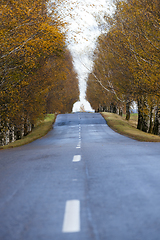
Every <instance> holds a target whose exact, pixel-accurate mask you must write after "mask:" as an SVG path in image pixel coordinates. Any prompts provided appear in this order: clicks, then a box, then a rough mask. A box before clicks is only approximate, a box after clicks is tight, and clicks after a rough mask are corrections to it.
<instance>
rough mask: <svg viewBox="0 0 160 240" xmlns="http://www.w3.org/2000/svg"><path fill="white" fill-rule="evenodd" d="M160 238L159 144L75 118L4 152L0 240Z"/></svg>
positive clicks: (84, 116)
mask: <svg viewBox="0 0 160 240" xmlns="http://www.w3.org/2000/svg"><path fill="white" fill-rule="evenodd" d="M159 239H160V143H145V142H138V141H135V140H132V139H129V138H127V137H124V136H122V135H120V134H118V133H116V132H114V131H113V130H111V129H110V128H109V127H108V126H107V124H106V122H105V120H104V119H103V118H102V116H101V115H100V114H98V113H74V114H65V115H58V117H57V120H56V122H55V125H54V128H53V130H51V131H50V132H49V133H48V134H47V135H46V136H45V137H43V138H41V139H39V140H36V141H34V142H33V143H31V144H28V145H25V146H22V147H19V148H15V149H9V150H2V151H0V240H159Z"/></svg>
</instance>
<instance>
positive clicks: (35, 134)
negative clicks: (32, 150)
mask: <svg viewBox="0 0 160 240" xmlns="http://www.w3.org/2000/svg"><path fill="white" fill-rule="evenodd" d="M55 118H56V116H55V114H47V116H46V117H45V119H44V121H40V122H39V123H38V124H37V125H36V127H35V128H34V129H33V130H32V132H31V133H29V134H28V135H27V136H25V137H24V138H22V139H19V140H17V141H15V142H13V143H9V144H8V145H5V146H0V149H8V148H14V147H20V146H22V145H25V144H28V143H31V142H33V141H34V140H36V139H38V138H41V137H43V136H45V135H46V134H47V133H48V132H49V131H50V130H51V129H52V125H53V123H54V121H55Z"/></svg>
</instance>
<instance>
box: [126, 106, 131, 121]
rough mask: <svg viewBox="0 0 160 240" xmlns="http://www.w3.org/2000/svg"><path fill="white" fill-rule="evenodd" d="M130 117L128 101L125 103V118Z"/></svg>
mask: <svg viewBox="0 0 160 240" xmlns="http://www.w3.org/2000/svg"><path fill="white" fill-rule="evenodd" d="M129 119H130V103H129V102H127V103H126V120H127V121H128V120H129Z"/></svg>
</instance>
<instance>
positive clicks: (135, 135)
mask: <svg viewBox="0 0 160 240" xmlns="http://www.w3.org/2000/svg"><path fill="white" fill-rule="evenodd" d="M101 115H102V116H103V117H104V119H105V120H106V122H107V124H108V126H109V127H110V128H112V129H113V130H114V131H116V132H118V133H120V134H122V135H124V136H127V137H130V138H132V139H135V140H138V141H143V142H160V136H157V135H153V134H150V133H145V132H142V131H140V130H138V129H136V128H135V127H134V126H133V124H132V121H127V120H125V119H123V118H122V117H121V116H119V115H117V114H114V113H108V112H103V113H101Z"/></svg>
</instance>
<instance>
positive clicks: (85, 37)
mask: <svg viewBox="0 0 160 240" xmlns="http://www.w3.org/2000/svg"><path fill="white" fill-rule="evenodd" d="M111 2H112V0H76V1H73V0H68V1H66V2H65V4H64V3H63V6H62V9H63V10H62V11H63V13H64V16H63V17H64V19H65V21H66V22H67V23H69V24H68V27H67V28H68V32H67V36H68V41H69V45H68V47H69V49H70V51H71V54H72V57H73V61H74V66H75V69H76V72H77V74H78V79H79V89H80V102H77V104H74V107H73V111H78V110H79V108H80V106H81V105H82V104H83V105H84V107H85V110H86V111H91V110H92V109H91V107H90V104H89V103H87V101H86V100H85V91H86V81H87V78H88V74H89V71H88V69H92V65H93V62H92V56H93V52H94V50H95V47H96V40H97V37H98V36H99V34H100V30H99V28H98V23H97V21H96V17H101V16H103V15H104V13H105V12H107V13H108V14H109V13H112V12H113V7H112V6H111ZM64 10H65V11H64ZM82 63H83V64H82ZM84 65H85V66H86V67H85V66H84Z"/></svg>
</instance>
